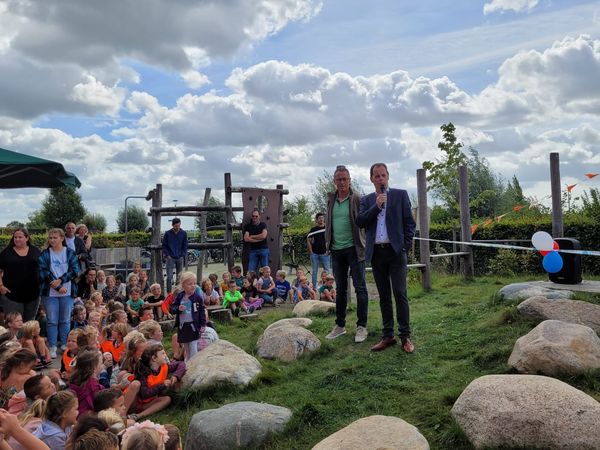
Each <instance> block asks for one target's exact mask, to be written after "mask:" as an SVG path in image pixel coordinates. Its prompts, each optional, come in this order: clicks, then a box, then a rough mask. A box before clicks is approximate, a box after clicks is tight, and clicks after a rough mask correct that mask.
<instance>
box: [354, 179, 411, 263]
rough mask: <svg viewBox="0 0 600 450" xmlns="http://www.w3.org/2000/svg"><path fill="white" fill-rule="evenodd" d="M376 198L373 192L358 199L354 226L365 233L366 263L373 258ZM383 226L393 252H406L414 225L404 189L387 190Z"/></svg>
mask: <svg viewBox="0 0 600 450" xmlns="http://www.w3.org/2000/svg"><path fill="white" fill-rule="evenodd" d="M376 197H377V194H376V193H375V192H373V193H372V194H369V195H365V196H364V197H362V198H361V199H360V211H359V213H358V217H357V218H356V225H358V226H359V227H361V228H364V229H365V231H366V240H367V243H366V246H365V259H366V260H367V261H371V259H372V258H373V246H374V245H375V230H376V228H377V216H378V214H379V212H380V211H381V210H380V209H379V207H378V206H377V204H376V203H375V198H376ZM385 225H386V228H387V233H388V237H389V239H390V243H391V244H392V248H393V249H394V251H395V252H396V253H400V252H401V251H403V250H404V251H408V250H409V249H410V247H411V244H412V239H413V237H414V235H415V228H416V224H415V220H414V219H413V216H412V211H411V207H410V200H409V198H408V193H407V192H406V191H405V190H404V189H392V188H389V189H388V192H387V204H386V215H385Z"/></svg>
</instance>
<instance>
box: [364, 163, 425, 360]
mask: <svg viewBox="0 0 600 450" xmlns="http://www.w3.org/2000/svg"><path fill="white" fill-rule="evenodd" d="M370 176H371V183H373V186H374V187H375V192H373V193H371V194H368V195H365V196H364V197H363V198H362V199H361V201H360V213H359V215H358V218H357V220H356V224H357V225H358V226H359V227H363V228H365V230H366V235H367V245H366V259H367V261H371V267H372V268H373V278H375V284H376V285H377V291H378V292H379V306H380V308H381V317H382V319H383V337H382V339H381V341H379V342H378V343H377V344H375V345H374V346H373V347H371V351H374V352H379V351H382V350H385V349H386V348H388V347H391V346H392V345H394V344H395V343H396V338H395V337H394V308H393V306H392V292H393V294H394V299H395V300H396V320H397V321H398V330H399V332H400V341H401V342H402V348H403V349H404V351H405V352H406V353H412V352H414V351H415V346H414V345H413V343H412V342H411V340H410V324H409V308H408V296H407V294H406V270H407V263H408V256H407V254H408V251H409V250H410V247H411V244H412V240H413V237H414V235H415V227H416V226H415V221H414V219H413V216H412V211H411V207H410V200H409V198H408V193H407V192H406V191H405V190H403V189H391V188H389V186H388V181H389V173H388V170H387V166H386V165H385V164H383V163H375V164H373V165H372V166H371V171H370ZM390 284H391V289H390Z"/></svg>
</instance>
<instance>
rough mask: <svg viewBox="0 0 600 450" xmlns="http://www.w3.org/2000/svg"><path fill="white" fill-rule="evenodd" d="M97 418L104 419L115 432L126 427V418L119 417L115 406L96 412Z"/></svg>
mask: <svg viewBox="0 0 600 450" xmlns="http://www.w3.org/2000/svg"><path fill="white" fill-rule="evenodd" d="M98 418H99V419H102V420H104V421H105V422H106V424H107V425H108V427H109V428H110V431H112V432H113V433H115V434H117V433H119V432H120V431H121V430H124V429H125V428H127V419H124V418H123V417H121V416H120V415H119V413H118V412H117V410H116V409H115V408H107V409H103V410H102V411H100V412H99V413H98Z"/></svg>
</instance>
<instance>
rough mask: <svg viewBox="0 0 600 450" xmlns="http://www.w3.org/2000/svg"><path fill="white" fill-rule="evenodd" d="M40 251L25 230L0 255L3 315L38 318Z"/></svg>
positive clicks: (14, 236) (0, 288)
mask: <svg viewBox="0 0 600 450" xmlns="http://www.w3.org/2000/svg"><path fill="white" fill-rule="evenodd" d="M39 257H40V250H39V249H38V248H37V247H36V246H35V245H32V244H31V240H30V238H29V233H28V232H27V230H26V229H25V228H17V229H16V230H15V231H14V232H13V235H12V238H11V240H10V241H9V242H8V245H7V246H6V248H5V249H4V250H2V252H1V253H0V270H2V272H3V275H2V278H1V281H0V294H2V296H3V297H2V306H3V308H4V314H8V313H10V312H12V311H16V312H19V313H20V314H21V316H23V320H24V321H28V320H33V319H35V315H36V314H37V310H38V306H39V304H40V283H39V281H38V258H39Z"/></svg>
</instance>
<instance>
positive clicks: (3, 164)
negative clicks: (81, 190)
mask: <svg viewBox="0 0 600 450" xmlns="http://www.w3.org/2000/svg"><path fill="white" fill-rule="evenodd" d="M60 186H69V187H71V188H73V189H75V188H78V187H81V182H80V181H79V180H78V179H77V177H76V176H75V175H73V174H72V173H71V172H67V171H66V170H65V168H64V167H63V165H62V164H60V163H57V162H54V161H49V160H47V159H42V158H36V157H35V156H29V155H24V154H23V153H17V152H11V151H10V150H5V149H3V148H0V189H14V188H25V187H39V188H53V187H60Z"/></svg>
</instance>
